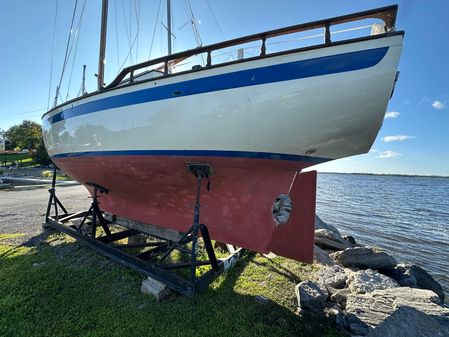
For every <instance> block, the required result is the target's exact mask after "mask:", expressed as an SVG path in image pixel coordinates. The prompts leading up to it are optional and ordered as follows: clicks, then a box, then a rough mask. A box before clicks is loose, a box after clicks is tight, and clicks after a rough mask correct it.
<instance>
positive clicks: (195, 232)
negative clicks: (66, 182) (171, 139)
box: [44, 163, 246, 297]
mask: <svg viewBox="0 0 449 337" xmlns="http://www.w3.org/2000/svg"><path fill="white" fill-rule="evenodd" d="M57 170H58V168H57V167H56V166H55V168H54V171H53V178H52V185H51V188H50V189H49V190H48V192H49V194H50V196H49V200H48V205H47V212H46V216H45V224H44V226H45V227H46V228H49V227H51V228H53V229H56V230H58V231H60V232H62V233H65V234H67V235H69V236H71V237H73V238H75V239H76V240H78V241H79V242H80V243H82V244H83V245H85V246H87V247H90V248H92V249H94V250H96V251H97V252H99V253H102V254H103V255H105V256H108V257H109V258H111V259H113V260H114V261H117V262H120V263H121V264H123V265H125V266H127V267H129V268H131V269H134V270H136V271H138V272H140V273H142V274H144V275H146V276H149V277H151V278H153V279H155V280H157V281H160V282H162V283H164V284H166V285H167V286H168V287H169V288H171V289H173V290H175V291H177V292H179V293H181V294H183V295H186V296H189V297H193V296H195V295H196V294H198V293H199V292H200V291H202V290H204V289H206V288H207V287H208V286H209V284H210V283H211V282H212V281H214V280H215V279H216V278H217V277H218V276H220V275H221V274H222V273H223V272H225V271H227V270H228V269H229V268H230V267H231V266H233V265H234V264H235V263H236V262H237V261H238V260H239V258H240V257H241V256H242V255H243V254H244V253H245V252H246V251H245V250H244V249H242V248H234V247H233V246H231V245H226V246H227V248H228V251H229V255H228V256H227V257H225V258H220V259H218V258H217V257H216V255H215V251H214V248H213V245H212V242H211V239H210V236H209V231H208V229H207V227H206V226H205V225H204V224H201V223H200V207H201V206H200V196H201V185H202V181H203V179H205V178H206V179H207V181H208V188H209V176H210V175H211V174H212V172H211V167H210V166H209V165H207V164H194V163H192V164H187V170H188V171H189V172H191V173H192V174H193V175H194V176H195V177H196V181H197V186H196V198H195V207H194V216H193V224H192V226H191V227H190V228H189V230H188V231H187V232H186V233H184V234H183V235H182V236H181V238H180V239H179V240H177V241H173V240H169V239H166V238H162V237H159V236H156V235H152V234H148V233H143V232H141V231H139V230H136V229H130V228H127V227H125V226H123V225H121V224H117V223H114V221H111V220H109V219H106V218H105V216H104V214H103V212H102V211H101V209H100V207H99V205H100V202H99V200H98V199H99V198H100V197H101V194H107V193H109V190H108V189H107V188H105V187H102V186H100V185H97V184H95V183H92V182H87V183H86V185H88V186H90V187H91V188H92V189H93V193H92V204H91V206H90V208H89V210H87V211H82V212H77V213H69V212H68V211H67V209H66V208H65V207H64V205H63V204H62V202H61V201H60V200H59V198H58V197H57V195H56V173H57ZM52 210H53V212H52ZM114 218H115V216H112V220H114ZM74 221H75V222H78V223H75V222H74ZM112 224H113V225H114V226H118V227H122V228H123V229H122V230H120V231H117V232H114V233H112V232H111V229H110V227H109V226H110V225H112ZM98 226H101V227H102V229H103V232H104V233H101V234H100V235H99V233H97V232H98V231H97V229H98ZM86 227H88V228H87V229H86ZM89 227H90V228H89ZM200 234H201V237H202V240H203V242H204V248H205V250H206V253H207V256H208V259H207V260H201V259H199V256H198V255H199V254H198V253H199V245H198V239H199V236H200ZM136 235H140V236H142V237H145V242H142V243H129V241H128V244H117V241H119V240H122V239H125V238H130V237H133V236H136ZM188 244H190V246H189V247H187V245H188ZM144 247H152V248H151V249H149V250H147V251H143V252H140V253H137V254H131V253H128V252H125V251H123V249H126V248H144ZM174 251H178V252H180V253H181V254H184V257H187V256H189V255H190V259H189V261H188V262H170V261H169V260H170V258H169V256H170V254H171V253H172V252H174ZM205 265H209V266H210V269H209V270H208V271H207V272H205V273H204V274H202V275H201V276H197V272H198V267H200V266H205ZM179 269H189V276H188V277H182V276H181V275H179V274H177V273H175V272H173V270H179Z"/></svg>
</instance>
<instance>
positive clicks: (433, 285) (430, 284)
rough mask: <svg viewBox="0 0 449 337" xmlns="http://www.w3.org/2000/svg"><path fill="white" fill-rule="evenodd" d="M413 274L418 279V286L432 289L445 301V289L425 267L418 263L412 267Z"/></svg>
mask: <svg viewBox="0 0 449 337" xmlns="http://www.w3.org/2000/svg"><path fill="white" fill-rule="evenodd" d="M410 272H411V274H412V275H413V276H414V277H415V279H416V286H417V287H418V288H420V289H428V290H432V291H433V292H434V293H435V294H437V295H438V297H439V298H440V300H441V302H442V303H444V291H443V288H442V287H441V285H440V284H439V283H438V282H437V281H435V279H434V278H433V277H432V276H431V275H430V274H429V273H428V272H426V271H425V270H424V269H422V268H421V267H418V266H416V265H412V266H411V267H410Z"/></svg>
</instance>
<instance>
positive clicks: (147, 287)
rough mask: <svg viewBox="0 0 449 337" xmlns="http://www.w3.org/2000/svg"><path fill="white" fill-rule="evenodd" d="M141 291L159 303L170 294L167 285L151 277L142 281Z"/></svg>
mask: <svg viewBox="0 0 449 337" xmlns="http://www.w3.org/2000/svg"><path fill="white" fill-rule="evenodd" d="M140 291H141V292H142V293H144V294H148V295H152V296H154V297H155V298H156V300H158V301H160V300H162V299H163V298H165V297H167V296H168V294H169V292H170V290H169V289H168V287H167V285H166V284H164V283H162V282H159V281H157V280H155V279H153V278H151V277H149V276H148V278H147V279H145V280H143V281H142V286H141V288H140Z"/></svg>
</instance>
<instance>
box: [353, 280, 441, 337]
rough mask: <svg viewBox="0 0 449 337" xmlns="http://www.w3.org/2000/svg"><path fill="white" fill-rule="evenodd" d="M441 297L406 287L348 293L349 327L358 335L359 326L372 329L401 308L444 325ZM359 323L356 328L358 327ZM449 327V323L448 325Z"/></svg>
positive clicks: (428, 291)
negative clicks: (419, 313)
mask: <svg viewBox="0 0 449 337" xmlns="http://www.w3.org/2000/svg"><path fill="white" fill-rule="evenodd" d="M441 304H442V302H441V300H440V298H439V297H438V296H437V295H436V294H435V293H434V292H433V291H431V290H424V289H414V288H408V287H399V288H389V289H384V290H375V291H373V292H371V293H366V294H351V295H348V297H347V300H346V313H347V321H348V324H349V325H351V323H353V324H355V327H357V328H358V331H357V332H356V331H353V332H354V333H358V334H361V333H360V331H361V330H363V329H362V328H361V324H362V325H365V326H366V329H367V330H368V329H372V328H374V327H376V326H377V325H379V324H380V323H381V322H383V321H384V320H385V319H387V317H389V316H390V315H392V314H393V313H394V312H395V311H396V310H397V309H398V308H400V307H404V306H405V307H410V308H414V309H416V310H418V311H421V312H422V313H424V314H426V315H431V316H434V317H435V318H436V319H437V320H438V321H441V322H447V321H446V320H448V319H449V309H448V308H445V307H443V306H442V305H441ZM357 324H358V325H357ZM448 324H449V322H448ZM386 336H387V335H386Z"/></svg>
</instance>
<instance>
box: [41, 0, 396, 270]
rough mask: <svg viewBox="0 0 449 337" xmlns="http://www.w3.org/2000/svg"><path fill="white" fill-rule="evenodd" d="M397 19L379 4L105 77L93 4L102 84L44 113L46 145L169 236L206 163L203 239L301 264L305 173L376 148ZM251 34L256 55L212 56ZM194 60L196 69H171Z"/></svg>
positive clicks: (306, 213)
mask: <svg viewBox="0 0 449 337" xmlns="http://www.w3.org/2000/svg"><path fill="white" fill-rule="evenodd" d="M396 13H397V6H389V7H383V8H378V9H374V10H368V11H364V12H359V13H353V14H349V15H344V16H340V17H335V18H329V19H324V20H320V21H314V22H309V23H302V24H298V25H295V26H289V27H285V28H280V29H276V30H271V31H266V32H261V33H258V34H254V35H250V36H244V37H240V38H237V39H233V40H228V41H224V42H220V43H216V44H212V45H208V46H200V47H198V48H195V49H192V50H187V51H184V52H179V53H173V54H170V53H169V54H168V55H166V56H163V57H159V58H156V59H153V60H150V61H146V62H142V63H139V64H135V65H132V66H129V67H127V68H124V69H123V70H122V71H121V72H120V73H119V74H118V75H117V77H116V78H115V79H114V80H113V81H112V82H111V83H109V84H108V85H104V83H103V82H104V59H105V41H106V18H107V0H103V14H102V29H101V46H100V57H99V71H98V90H97V91H95V92H93V93H90V94H86V95H83V96H81V97H78V98H75V99H73V100H70V101H67V102H65V103H63V104H60V105H58V106H55V107H54V108H52V109H51V110H49V111H48V112H47V113H45V114H44V115H43V117H42V121H43V132H44V141H45V146H46V148H47V151H48V153H49V155H50V156H51V158H52V160H53V161H54V163H55V164H56V165H57V166H58V167H60V168H61V169H63V170H64V172H66V173H67V174H68V175H70V176H71V177H73V178H74V179H76V180H77V181H79V182H80V183H82V184H84V185H86V187H87V188H88V189H89V190H90V191H91V193H94V191H93V187H92V186H103V187H105V188H107V189H108V193H107V194H105V195H102V197H101V203H100V207H101V210H102V211H104V212H105V213H108V214H111V215H112V216H113V217H115V218H117V217H120V218H124V219H128V220H130V221H134V222H138V223H140V224H143V225H147V226H153V227H157V228H163V229H164V228H166V229H171V230H175V231H178V232H186V231H187V230H188V228H189V227H190V226H191V223H192V216H193V212H194V211H193V203H194V202H195V184H196V183H197V179H196V177H195V175H194V174H192V167H193V168H195V167H207V168H208V169H207V172H206V173H205V174H204V178H207V180H206V179H204V180H203V183H204V185H203V188H205V187H206V184H207V187H208V190H207V191H206V190H204V193H202V194H201V206H202V207H201V215H200V221H201V223H204V224H206V225H207V227H208V229H209V233H210V236H211V238H212V239H214V240H217V241H220V242H223V243H228V244H232V245H235V246H239V247H244V248H246V249H249V250H252V251H256V252H261V253H268V252H273V253H275V254H278V255H281V256H286V257H288V258H292V259H295V260H299V261H306V262H310V261H311V260H312V258H313V236H314V221H315V198H316V172H315V171H308V172H305V171H304V169H305V168H308V167H311V166H313V165H316V164H320V163H324V162H328V161H331V160H335V159H339V158H344V157H348V156H353V155H357V154H362V153H366V152H368V151H369V149H370V147H371V146H372V144H373V142H374V140H375V138H376V136H377V133H378V132H379V129H380V128H381V126H382V121H383V118H384V114H385V112H386V108H387V104H388V101H389V99H390V97H391V95H392V92H393V89H394V85H395V82H396V79H397V68H398V63H399V59H400V54H401V49H402V41H403V36H404V32H402V31H396V29H395V20H396ZM367 19H375V20H378V21H380V23H375V24H373V26H372V29H371V31H370V32H369V33H368V34H366V36H358V37H353V38H348V39H343V40H342V39H334V35H335V31H334V30H333V27H335V26H338V25H341V24H345V23H352V22H357V21H360V22H363V20H367ZM316 29H322V31H323V34H322V37H323V40H322V42H320V43H319V44H315V45H310V46H294V47H292V48H289V49H286V50H281V51H273V52H270V51H269V48H268V46H269V43H270V41H271V40H272V39H276V38H279V37H282V36H289V34H295V33H299V32H307V31H312V30H316ZM169 34H171V33H170V32H169ZM169 40H170V39H169ZM248 42H254V43H258V44H259V45H260V50H259V53H258V54H257V55H255V56H249V57H240V58H239V59H236V60H230V61H226V62H221V63H217V62H215V60H214V54H215V53H216V52H217V51H220V50H224V49H229V48H235V49H238V48H239V46H241V45H244V44H245V43H248ZM197 55H203V56H204V57H205V60H206V61H205V64H204V65H195V66H193V67H192V68H191V69H187V70H183V71H178V72H177V71H175V69H174V65H175V64H176V63H177V62H179V60H185V59H188V58H191V57H195V56H197ZM92 184H95V185H92Z"/></svg>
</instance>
